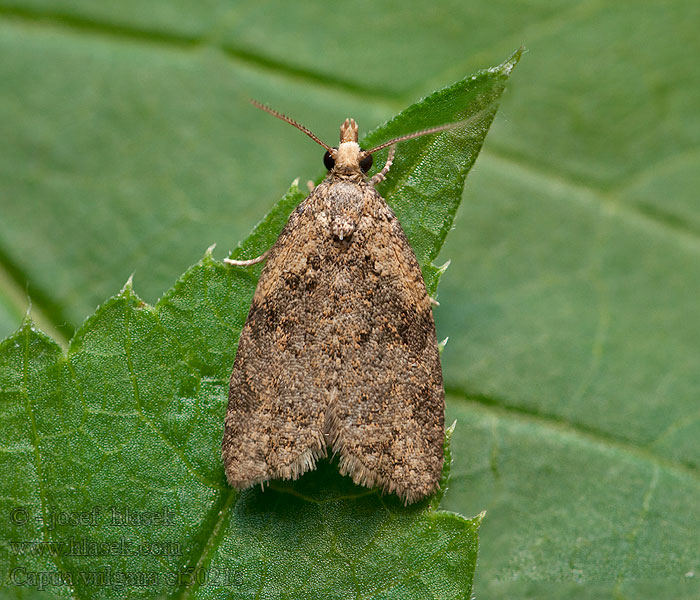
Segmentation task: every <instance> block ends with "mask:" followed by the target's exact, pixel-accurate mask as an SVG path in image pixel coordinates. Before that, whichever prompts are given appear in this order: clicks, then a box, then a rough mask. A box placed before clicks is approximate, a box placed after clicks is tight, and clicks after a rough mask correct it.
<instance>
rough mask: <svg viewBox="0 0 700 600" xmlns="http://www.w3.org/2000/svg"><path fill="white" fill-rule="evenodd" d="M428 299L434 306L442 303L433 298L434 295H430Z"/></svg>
mask: <svg viewBox="0 0 700 600" xmlns="http://www.w3.org/2000/svg"><path fill="white" fill-rule="evenodd" d="M428 299H429V300H430V304H432V305H433V306H440V303H439V302H438V301H437V300H435V298H433V297H432V296H428Z"/></svg>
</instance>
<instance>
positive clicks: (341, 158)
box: [323, 119, 372, 175]
mask: <svg viewBox="0 0 700 600" xmlns="http://www.w3.org/2000/svg"><path fill="white" fill-rule="evenodd" d="M323 164H324V165H325V166H326V169H328V170H329V171H332V172H333V173H337V174H347V175H351V174H353V173H357V172H358V171H361V172H362V173H363V174H364V173H367V171H369V170H370V169H371V168H372V155H371V154H370V153H369V152H365V151H364V150H362V148H360V145H359V144H358V143H357V123H355V119H345V123H343V124H342V125H341V126H340V144H339V145H338V147H337V148H330V149H328V150H326V153H325V154H324V155H323Z"/></svg>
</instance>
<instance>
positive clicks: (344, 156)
mask: <svg viewBox="0 0 700 600" xmlns="http://www.w3.org/2000/svg"><path fill="white" fill-rule="evenodd" d="M360 152H361V150H360V145H359V144H358V143H357V142H341V144H340V145H339V146H338V149H337V150H336V151H335V156H334V157H333V158H335V166H336V168H337V169H343V168H349V169H358V168H359V165H360Z"/></svg>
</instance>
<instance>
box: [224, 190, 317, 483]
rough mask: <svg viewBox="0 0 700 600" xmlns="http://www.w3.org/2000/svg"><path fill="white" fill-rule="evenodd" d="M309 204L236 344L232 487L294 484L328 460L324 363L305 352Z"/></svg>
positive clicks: (281, 242)
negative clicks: (317, 376)
mask: <svg viewBox="0 0 700 600" xmlns="http://www.w3.org/2000/svg"><path fill="white" fill-rule="evenodd" d="M312 198H313V194H312V195H311V196H310V197H309V198H307V199H306V200H304V202H302V203H301V204H300V205H299V207H298V208H297V209H296V210H295V211H294V212H293V213H292V215H291V217H290V219H289V221H288V222H287V225H286V226H285V228H284V229H283V231H282V233H281V234H280V236H279V237H278V239H277V241H276V242H275V245H274V246H273V247H272V248H271V250H270V253H269V255H268V258H267V261H266V263H265V267H264V268H263V271H262V273H261V276H260V280H259V281H258V286H257V289H256V291H255V295H254V297H253V302H252V305H251V307H250V312H249V313H248V318H247V320H246V323H245V325H244V327H243V330H242V331H241V336H240V339H239V342H238V351H237V353H236V360H235V362H234V366H233V371H232V373H231V385H230V388H229V402H228V410H227V412H226V419H225V429H224V438H223V443H222V458H223V461H224V467H225V471H226V477H227V479H228V481H229V483H230V484H231V485H232V486H233V487H235V488H237V489H244V488H247V487H249V486H251V485H254V484H256V483H261V482H264V481H267V480H269V479H278V478H279V479H296V478H297V477H299V476H300V475H301V474H303V473H304V472H306V471H307V470H309V469H312V468H313V467H314V465H315V462H316V460H317V458H318V457H320V456H325V454H326V442H325V439H324V435H323V427H324V420H325V412H326V408H327V393H326V392H325V390H323V389H322V387H321V386H319V385H314V384H313V383H312V382H311V380H310V376H312V375H311V374H312V373H314V372H315V371H318V369H319V364H318V363H319V361H320V360H321V357H319V356H314V355H312V354H311V353H310V352H309V350H311V349H312V348H313V342H312V339H313V338H314V331H315V329H316V323H315V317H314V315H313V314H312V313H311V312H310V311H309V308H310V307H311V306H312V305H313V289H312V285H313V282H312V281H311V280H310V279H309V278H308V276H306V275H305V274H307V273H308V271H309V266H308V264H309V262H310V261H308V260H307V258H306V254H307V253H309V252H311V253H313V252H314V248H313V247H311V248H309V247H307V246H309V245H311V246H314V239H315V238H316V237H317V233H318V232H317V231H316V229H317V224H316V221H315V219H314V216H313V213H312V211H311V210H306V211H305V210H304V208H305V207H306V206H308V204H309V201H310V200H311V199H312ZM311 262H313V261H311Z"/></svg>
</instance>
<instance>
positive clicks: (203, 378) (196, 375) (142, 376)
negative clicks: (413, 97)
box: [0, 52, 520, 599]
mask: <svg viewBox="0 0 700 600" xmlns="http://www.w3.org/2000/svg"><path fill="white" fill-rule="evenodd" d="M519 57H520V53H519V52H518V53H516V54H515V55H514V56H513V57H512V58H511V59H510V60H509V61H507V62H505V63H504V64H503V65H501V66H500V67H497V68H493V69H490V70H489V71H484V72H481V73H478V74H476V75H474V76H472V77H469V78H467V79H463V80H461V81H460V82H457V83H456V84H454V85H452V86H450V87H448V88H445V89H443V90H440V91H438V92H436V93H434V94H432V95H431V96H429V97H428V98H426V99H424V100H423V101H421V102H420V103H419V104H417V105H414V106H412V107H411V108H409V109H407V110H406V111H404V112H403V113H402V114H400V115H398V116H397V117H396V118H395V119H393V120H392V121H391V122H390V123H389V124H388V125H386V126H384V127H382V128H380V129H379V130H377V131H375V132H374V133H373V134H372V135H373V136H374V137H375V139H376V140H379V139H387V138H389V137H392V136H393V135H394V134H395V133H397V132H400V131H401V128H402V127H404V128H406V129H404V131H409V132H410V131H416V130H418V129H420V128H421V127H422V126H423V123H424V122H425V119H426V115H427V117H428V118H432V119H434V118H441V119H444V121H446V122H451V121H458V120H460V119H463V118H464V117H468V116H470V115H475V117H474V118H473V119H471V120H470V121H469V122H468V124H466V125H463V126H461V127H459V128H456V129H452V130H450V131H445V132H443V133H440V134H436V135H433V136H432V137H431V139H427V138H426V139H420V140H416V143H412V144H408V143H407V144H405V145H404V148H402V151H401V158H400V159H399V160H397V162H396V165H395V167H396V171H392V176H393V177H392V181H391V185H390V187H389V186H387V187H389V193H388V196H387V197H388V200H389V202H391V203H392V204H393V205H394V206H395V207H396V210H397V211H401V210H402V211H403V213H404V214H405V215H406V217H407V218H406V219H405V223H404V226H405V230H406V232H407V235H408V236H409V238H410V239H411V240H412V242H413V243H414V245H415V246H416V247H417V248H418V249H419V250H418V256H419V258H420V260H421V263H422V264H424V265H425V266H426V268H428V269H430V267H431V265H430V262H429V261H430V258H431V257H434V256H436V255H437V253H438V252H439V249H440V247H441V246H442V243H443V241H444V237H445V234H446V232H447V230H448V229H449V226H450V223H451V220H452V218H453V217H454V214H455V211H456V209H457V206H458V204H459V200H460V199H461V195H462V187H463V184H464V177H465V176H466V173H467V171H468V170H469V168H470V167H471V165H472V163H473V162H474V160H475V158H476V156H477V154H478V152H479V149H480V148H481V145H482V143H483V140H484V137H485V136H486V132H487V131H488V128H489V126H490V124H491V121H492V119H493V116H494V114H495V111H496V101H497V99H498V98H499V96H500V95H501V93H502V91H503V88H504V86H505V82H506V80H507V79H508V76H509V75H510V73H511V70H512V68H513V66H514V65H515V63H516V62H517V60H518V59H519ZM407 188H410V189H411V190H413V194H412V195H413V198H414V201H413V202H412V203H410V204H409V203H406V201H405V198H406V196H407V195H408V193H407ZM303 197H304V196H303V194H301V193H300V191H299V188H298V185H297V183H296V182H295V183H294V184H293V185H292V187H291V189H290V191H289V193H288V194H287V195H286V196H285V197H284V198H283V199H282V200H281V201H280V202H279V203H278V204H277V205H276V206H275V207H274V208H273V209H272V211H271V212H270V213H269V214H268V215H267V217H265V219H263V221H262V222H261V223H260V224H259V225H258V227H257V228H256V229H255V231H254V232H253V233H252V235H250V236H249V237H248V239H247V240H246V241H245V242H244V243H243V244H242V245H241V246H240V248H239V249H238V250H237V251H236V253H237V254H241V253H246V254H247V253H250V252H251V251H252V252H253V254H258V253H260V252H262V251H263V250H265V249H267V248H269V247H270V245H271V244H272V243H273V242H274V240H275V239H276V237H277V235H278V233H279V231H280V229H281V228H282V226H283V225H284V223H285V221H286V219H287V217H288V215H289V213H290V212H291V211H292V210H293V209H294V207H295V206H296V205H297V204H298V203H299V202H300V201H301V200H302V199H303ZM427 208H431V209H433V210H431V211H428V210H427ZM433 212H436V213H438V214H440V215H442V218H441V219H440V220H439V221H437V222H436V221H435V219H434V217H433V214H432V213H433ZM409 217H410V218H409ZM212 250H213V248H210V249H209V251H208V252H207V253H206V255H205V257H204V259H203V260H202V261H200V263H199V264H197V265H195V266H194V267H192V268H190V269H189V270H188V271H187V272H186V273H185V274H184V275H183V276H182V277H181V278H180V280H179V281H178V282H177V283H176V285H175V286H174V287H173V288H172V289H171V290H170V291H168V292H167V293H166V294H165V295H164V296H163V298H161V300H160V301H159V302H158V303H157V304H156V305H155V307H151V306H149V305H148V304H146V303H145V302H143V301H142V300H141V299H140V298H139V297H138V296H137V295H136V294H135V293H134V291H133V288H132V281H131V278H130V279H129V280H128V282H127V284H126V285H125V287H124V289H123V290H122V292H121V293H120V294H119V295H118V296H116V297H114V298H112V299H110V300H109V301H107V302H106V303H105V304H103V305H102V306H101V307H100V308H99V309H98V310H97V312H96V313H95V314H94V315H93V316H91V317H90V318H89V319H88V320H87V321H86V322H85V323H84V324H83V325H82V326H81V327H80V328H79V329H78V331H77V332H76V335H75V336H74V337H73V338H72V339H71V342H70V345H69V348H68V352H67V355H64V353H63V352H62V351H61V349H60V348H59V346H58V345H57V344H56V343H55V342H54V341H53V340H51V339H50V338H48V337H47V336H45V335H44V334H42V333H39V332H38V331H37V330H36V329H34V328H33V326H32V324H31V322H30V321H29V320H26V321H25V323H24V325H23V326H22V327H21V328H20V329H19V331H18V332H16V333H15V334H13V335H12V336H10V337H9V338H8V339H7V340H5V342H3V344H2V346H0V401H1V403H0V419H2V420H4V426H5V429H6V430H7V431H8V436H7V440H6V445H5V448H4V452H3V454H2V455H1V456H4V457H5V461H4V463H3V464H0V475H2V477H0V482H1V483H0V486H2V487H1V488H0V489H1V491H0V498H1V500H0V512H1V513H3V514H6V515H7V516H8V520H7V522H6V523H4V527H3V540H4V545H3V546H0V552H1V553H2V554H0V556H2V559H3V560H2V563H0V564H3V565H4V566H5V567H4V569H3V572H2V573H1V574H0V577H1V578H2V581H3V583H4V584H5V586H6V587H7V588H8V594H9V595H12V596H21V595H22V594H23V592H24V591H41V592H46V593H49V592H55V593H57V594H65V595H71V596H73V597H91V598H92V597H122V594H124V592H125V591H127V592H128V594H129V596H139V597H144V598H152V597H154V596H169V597H170V596H172V597H180V596H183V597H201V598H221V597H222V595H226V596H229V597H236V598H239V597H269V598H282V597H291V598H309V597H314V598H316V597H318V598H320V597H323V598H347V597H349V596H351V595H352V596H355V597H368V598H405V597H411V598H441V599H442V598H445V599H447V598H465V597H469V595H470V592H471V586H472V581H473V577H474V569H475V566H476V552H477V529H478V526H479V524H480V522H481V518H482V517H481V515H480V516H478V517H475V518H473V519H471V520H469V519H465V518H463V517H461V516H458V515H455V514H451V513H446V512H440V511H436V510H435V509H436V508H437V505H438V503H439V500H440V499H441V498H442V495H443V494H444V490H445V488H446V486H447V478H448V474H449V467H450V462H451V453H450V450H449V447H448V448H447V449H446V455H445V458H446V460H445V468H444V473H443V480H442V483H441V489H442V491H441V493H440V494H438V495H437V496H436V497H434V498H432V499H426V500H424V501H423V502H421V503H418V504H416V505H413V506H411V507H404V506H402V505H401V503H400V501H399V500H398V498H396V497H394V496H389V497H386V498H385V497H382V496H380V495H379V494H378V493H377V492H376V491H372V490H367V489H366V488H360V487H358V486H355V485H353V484H352V482H351V480H350V479H349V478H347V477H345V478H344V477H341V476H340V475H339V474H338V469H337V464H332V465H328V464H327V463H324V464H323V466H322V467H320V468H319V469H317V470H316V471H315V472H313V473H309V474H307V475H306V476H305V477H303V478H302V479H301V480H300V481H299V482H272V484H271V488H272V489H271V490H268V491H267V492H262V491H259V490H257V489H252V490H247V491H245V492H243V493H242V494H238V493H236V492H235V490H233V489H232V488H230V486H228V484H227V483H226V480H225V477H224V474H223V466H222V464H221V461H220V446H221V438H222V435H223V415H224V414H225V405H226V398H227V395H228V375H229V371H230V369H231V364H232V362H233V359H234V356H235V351H236V344H237V341H238V336H239V333H240V330H241V328H242V327H243V324H244V322H245V318H246V315H247V313H248V310H249V306H250V302H251V299H252V295H253V292H254V290H255V285H256V281H257V275H256V271H257V272H259V270H260V268H261V267H260V266H258V267H256V268H255V269H249V268H235V267H234V268H231V267H226V266H224V265H223V264H222V263H221V262H217V261H216V260H214V258H213V256H212ZM440 272H441V271H440V270H439V269H433V271H432V274H433V276H432V278H431V283H432V285H433V289H434V287H435V286H436V285H437V275H438V274H439V273H440ZM451 433H452V429H450V430H448V438H449V436H450V435H451ZM334 462H335V461H334ZM128 514H131V515H132V517H131V518H128V517H127V516H126V515H128ZM115 515H116V518H117V520H118V523H117V524H115V523H114V519H115ZM133 515H136V518H137V519H141V515H146V516H147V518H148V522H144V523H142V522H140V521H139V520H137V521H136V522H134V521H133ZM154 515H155V516H154ZM125 519H128V520H127V522H126V523H125V522H123V521H124V520H125ZM152 519H156V520H155V521H153V520H152Z"/></svg>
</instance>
